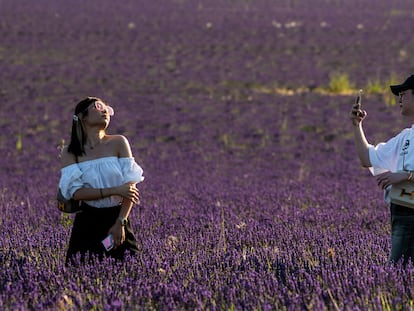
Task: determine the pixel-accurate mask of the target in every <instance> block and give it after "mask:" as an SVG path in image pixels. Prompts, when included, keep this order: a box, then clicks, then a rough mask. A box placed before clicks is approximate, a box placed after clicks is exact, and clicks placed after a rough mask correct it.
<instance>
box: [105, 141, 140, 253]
mask: <svg viewBox="0 0 414 311" xmlns="http://www.w3.org/2000/svg"><path fill="white" fill-rule="evenodd" d="M115 139H116V143H117V147H118V157H120V158H125V157H132V151H131V147H130V145H129V142H128V140H127V139H126V137H124V136H122V135H118V136H116V137H115ZM129 185H130V187H132V188H134V189H136V191H137V192H138V189H137V188H136V186H135V183H132V182H131V183H129ZM138 194H139V192H138ZM134 203H137V204H139V198H138V200H137V201H132V200H130V199H127V198H125V199H124V200H123V201H122V207H121V210H120V212H119V215H118V219H117V221H116V222H115V224H114V225H113V226H112V227H111V229H110V230H109V234H112V236H113V237H114V243H115V247H118V246H119V245H121V244H122V243H123V242H124V241H125V230H124V227H123V223H124V221H125V220H127V219H128V217H129V214H130V212H131V210H132V207H133V205H134Z"/></svg>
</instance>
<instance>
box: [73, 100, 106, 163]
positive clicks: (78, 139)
mask: <svg viewBox="0 0 414 311" xmlns="http://www.w3.org/2000/svg"><path fill="white" fill-rule="evenodd" d="M98 100H101V99H99V98H97V97H86V98H85V99H83V100H81V101H80V102H79V103H78V104H77V105H76V107H75V113H74V115H73V121H72V134H71V137H70V143H69V146H68V152H70V153H73V154H74V155H75V156H76V157H80V156H82V155H83V154H85V148H84V146H85V143H86V138H87V136H86V132H85V128H84V126H83V124H82V118H83V117H84V116H87V115H88V108H89V106H90V105H92V104H93V103H94V102H96V101H98Z"/></svg>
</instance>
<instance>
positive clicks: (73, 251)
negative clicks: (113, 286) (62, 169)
mask: <svg viewBox="0 0 414 311" xmlns="http://www.w3.org/2000/svg"><path fill="white" fill-rule="evenodd" d="M120 210H121V206H114V207H107V208H95V207H92V206H89V205H87V204H86V203H82V211H81V212H79V213H77V214H76V216H75V220H74V223H73V228H72V234H71V237H70V240H69V247H68V250H67V253H66V264H69V263H73V262H74V259H75V257H76V255H77V254H80V260H81V262H83V261H84V260H85V255H87V254H89V255H97V256H98V257H99V258H100V259H102V258H103V257H104V256H111V257H113V258H116V259H123V258H124V254H125V252H126V251H127V250H128V251H129V252H131V253H136V252H137V251H138V247H137V242H136V239H135V236H134V233H133V232H132V229H131V224H130V223H129V221H128V223H127V225H126V226H125V242H124V243H122V244H121V245H120V246H119V247H118V248H116V249H112V250H110V251H109V252H107V251H106V250H105V248H104V246H103V245H102V243H101V241H102V240H103V239H104V238H105V237H107V236H108V231H109V229H110V228H111V227H112V226H113V225H114V224H115V222H116V221H117V219H118V217H119V212H120Z"/></svg>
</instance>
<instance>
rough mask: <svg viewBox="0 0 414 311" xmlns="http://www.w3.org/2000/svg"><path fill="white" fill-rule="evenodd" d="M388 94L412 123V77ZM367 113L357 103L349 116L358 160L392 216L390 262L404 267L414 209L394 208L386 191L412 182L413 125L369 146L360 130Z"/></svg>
mask: <svg viewBox="0 0 414 311" xmlns="http://www.w3.org/2000/svg"><path fill="white" fill-rule="evenodd" d="M390 88H391V92H392V93H393V94H394V95H395V96H398V103H399V108H400V113H401V115H402V116H405V117H408V118H410V119H411V121H412V122H414V75H411V76H410V77H408V78H407V79H406V80H405V81H404V82H403V83H402V84H399V85H391V86H390ZM366 116H367V113H366V111H365V110H363V109H362V106H361V100H359V101H358V100H357V101H356V102H355V104H354V105H353V107H352V110H351V112H350V118H351V120H352V124H353V126H354V136H355V143H356V149H357V153H358V157H359V159H360V161H361V164H362V165H363V166H364V167H369V168H370V169H371V172H372V173H373V174H374V175H375V176H376V180H377V183H378V186H379V187H380V188H381V189H383V190H384V197H385V200H386V201H387V202H388V203H389V204H390V212H391V253H390V257H389V260H390V262H392V263H397V262H398V261H400V260H402V262H403V264H407V263H408V262H409V261H412V260H414V209H413V208H409V207H404V206H401V205H397V204H394V203H392V202H391V201H390V196H389V191H390V189H391V187H392V186H393V185H395V184H398V183H401V182H404V181H407V180H408V181H410V182H414V180H413V174H412V172H413V171H414V125H412V127H411V128H406V129H403V130H402V131H401V132H400V133H399V134H397V135H396V136H394V137H392V138H390V139H389V140H388V141H386V142H383V143H379V144H377V145H376V146H373V145H371V144H370V143H369V142H368V141H367V139H366V137H365V133H364V130H363V126H362V123H363V121H364V120H365V118H366Z"/></svg>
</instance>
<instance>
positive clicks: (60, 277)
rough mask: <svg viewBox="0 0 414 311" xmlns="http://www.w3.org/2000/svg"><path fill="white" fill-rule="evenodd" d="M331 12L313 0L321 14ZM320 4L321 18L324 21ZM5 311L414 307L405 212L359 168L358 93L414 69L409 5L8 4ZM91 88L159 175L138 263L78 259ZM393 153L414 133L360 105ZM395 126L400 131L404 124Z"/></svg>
mask: <svg viewBox="0 0 414 311" xmlns="http://www.w3.org/2000/svg"><path fill="white" fill-rule="evenodd" d="M316 2H317V3H316ZM315 7H321V9H318V10H315V9H314V8H315ZM0 9H1V11H2V12H4V13H3V14H2V15H4V17H2V19H1V21H0V35H1V38H2V41H1V45H0V63H1V66H2V71H1V74H0V81H1V89H0V99H1V101H2V104H1V105H2V110H1V112H0V117H1V118H0V129H1V135H0V150H1V152H2V154H3V157H2V159H3V164H2V165H1V166H0V172H1V175H2V177H3V178H2V179H1V180H0V190H1V197H0V206H1V219H0V221H1V228H2V237H1V239H0V262H1V266H2V268H1V269H0V308H1V309H13V310H15V309H22V310H25V309H70V308H73V309H85V308H88V309H94V308H95V309H128V310H129V309H140V308H146V309H183V308H186V309H194V308H195V309H232V308H235V309H274V308H277V309H286V310H297V309H338V308H339V309H352V310H355V309H367V308H369V309H382V308H387V307H398V306H408V305H411V304H412V303H413V298H412V293H411V290H410V285H411V284H412V277H411V275H412V268H411V267H408V268H406V269H405V270H402V269H400V268H399V267H390V266H388V265H387V256H388V250H389V238H388V236H389V213H388V210H387V207H386V205H385V204H384V202H383V201H382V198H381V193H380V191H379V190H377V189H376V186H375V181H374V180H373V179H372V178H371V177H370V176H369V174H368V173H367V172H366V171H364V170H362V169H360V168H359V165H358V161H357V159H356V158H355V150H354V146H353V140H352V133H351V131H350V124H349V121H348V119H347V113H348V111H349V106H350V103H351V102H352V98H350V97H343V96H335V95H333V96H331V95H330V96H327V95H321V94H317V93H312V92H311V91H310V92H306V93H302V94H296V95H293V96H281V95H278V94H265V93H261V92H260V87H262V86H266V87H271V86H274V85H279V86H282V87H291V88H298V87H306V88H309V89H310V90H311V89H313V88H314V87H318V86H323V85H326V84H327V83H328V80H329V76H330V75H331V74H332V73H335V72H345V73H347V74H348V75H349V76H350V77H351V79H352V81H354V82H355V83H356V84H357V85H358V86H359V87H363V86H364V85H366V83H367V82H368V81H369V80H374V79H380V80H381V81H387V79H389V77H390V76H391V75H392V74H398V75H401V78H403V77H405V76H406V75H407V74H408V73H409V71H410V70H411V66H412V64H411V62H410V58H409V55H410V54H411V51H412V48H413V47H412V44H411V43H410V40H411V39H410V36H409V32H408V30H409V25H410V24H411V21H412V19H413V17H412V16H413V15H412V14H413V13H412V11H410V10H411V9H410V2H409V1H408V0H398V1H394V2H392V4H391V3H389V2H387V1H379V2H378V1H376V2H375V5H373V6H363V5H362V4H361V3H360V1H356V0H352V1H347V2H346V3H341V2H335V1H327V0H318V1H313V2H312V4H311V3H309V2H308V1H277V2H276V3H275V2H274V1H268V0H255V1H240V2H236V1H230V0H228V1H224V0H213V1H197V2H195V1H184V0H181V1H179V0H176V1H172V0H171V1H168V2H166V3H164V4H163V5H162V6H161V5H159V4H157V3H156V1H147V0H146V1H144V0H140V1H132V0H131V1H122V4H117V3H116V2H113V1H106V0H105V1H88V2H84V1H71V2H70V5H69V3H68V2H65V1H63V0H60V1H49V0H41V1H36V3H33V2H30V1H19V2H15V1H2V2H1V3H0ZM86 95H96V96H100V97H102V98H104V99H105V100H107V101H108V102H110V104H111V105H112V106H114V107H115V109H116V114H115V116H114V118H113V120H112V124H111V128H110V131H111V132H113V133H121V134H125V135H126V136H127V137H128V138H129V139H130V141H131V145H132V148H133V151H134V154H135V156H136V158H137V161H138V162H139V163H140V164H141V165H142V166H143V168H144V172H145V176H146V180H145V183H144V184H143V185H142V187H141V192H142V205H141V206H139V207H138V206H137V207H135V209H134V211H133V215H132V218H133V220H134V222H135V224H136V225H135V231H136V233H137V235H138V237H139V239H140V245H141V248H142V252H141V253H140V255H139V256H138V257H136V258H131V259H130V260H128V262H127V263H113V262H109V260H108V261H107V262H103V263H95V264H91V265H86V266H83V267H80V268H78V269H67V268H65V267H64V265H63V262H64V255H65V249H66V246H67V241H68V237H69V234H70V226H71V221H72V217H71V216H68V215H62V214H60V213H59V212H58V211H57V209H56V208H55V201H54V195H55V189H56V184H57V181H58V178H59V158H58V149H57V147H58V145H59V144H60V143H61V140H62V139H64V140H66V141H67V139H68V133H69V126H70V122H71V113H72V109H73V106H74V105H75V104H76V102H77V100H79V99H81V98H82V97H83V96H86ZM364 105H365V107H366V109H367V110H368V113H369V116H368V120H367V124H366V126H367V134H368V137H369V138H370V140H372V141H373V142H378V141H381V140H383V139H385V138H386V137H388V136H390V135H392V134H394V133H396V132H397V131H398V129H399V128H401V127H403V126H407V124H406V123H404V122H405V121H404V120H399V118H398V111H397V108H396V107H387V106H386V105H385V104H384V101H383V99H382V98H381V97H380V96H378V97H376V96H371V97H367V98H364ZM390 120H395V122H390Z"/></svg>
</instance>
